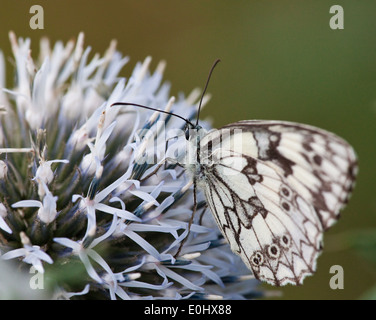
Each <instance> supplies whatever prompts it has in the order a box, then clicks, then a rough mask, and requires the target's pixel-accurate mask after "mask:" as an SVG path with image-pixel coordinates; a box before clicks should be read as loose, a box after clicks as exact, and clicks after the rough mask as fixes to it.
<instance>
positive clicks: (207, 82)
mask: <svg viewBox="0 0 376 320" xmlns="http://www.w3.org/2000/svg"><path fill="white" fill-rule="evenodd" d="M220 61H221V60H220V59H217V60H215V62H214V63H213V66H212V67H211V68H210V71H209V76H208V79H207V80H206V84H205V88H204V91H203V92H202V95H201V99H200V103H199V105H198V111H197V119H196V127H197V126H198V120H199V119H200V111H201V105H202V100H203V99H204V95H205V92H206V89H207V88H208V85H209V81H210V77H211V75H212V73H213V70H214V68H215V67H216V65H217V64H218V62H220Z"/></svg>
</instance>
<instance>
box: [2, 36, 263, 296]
mask: <svg viewBox="0 0 376 320" xmlns="http://www.w3.org/2000/svg"><path fill="white" fill-rule="evenodd" d="M10 42H11V46H12V51H13V55H14V61H15V63H14V65H15V69H16V70H15V72H16V74H17V77H15V79H16V82H15V83H14V84H12V85H6V83H5V79H6V76H5V74H6V73H5V66H6V64H5V58H4V55H3V54H2V52H1V51H0V104H1V106H0V111H1V112H0V121H1V126H0V128H1V129H0V158H1V159H0V188H1V190H0V259H1V260H3V261H2V262H3V263H6V262H7V261H8V260H12V261H14V262H15V263H17V264H19V267H17V268H14V270H15V271H14V274H16V273H17V272H22V271H24V272H25V273H26V274H28V269H29V268H31V267H34V269H35V270H36V271H37V272H40V273H43V275H48V279H50V282H49V288H50V296H51V298H64V299H66V298H80V299H84V298H101V299H103V298H105V299H150V298H161V299H166V298H169V299H181V298H195V299H196V298H203V299H210V298H236V299H239V298H244V297H249V296H254V295H255V292H256V287H255V286H256V285H257V281H256V280H254V279H253V277H252V276H251V275H250V274H249V271H248V270H247V269H246V267H245V266H244V265H243V264H242V262H241V261H240V259H239V258H238V257H237V256H235V255H234V254H233V253H231V250H230V249H229V246H228V244H227V243H226V242H225V241H224V240H223V237H222V235H221V233H220V231H219V230H218V227H217V226H216V224H215V221H214V219H213V217H212V216H211V214H210V212H209V210H208V209H207V206H206V203H205V197H204V195H203V194H202V193H201V192H198V193H197V206H196V207H197V213H196V214H195V216H194V219H193V221H192V223H191V222H190V219H191V216H192V213H193V210H194V207H195V206H194V201H193V185H192V181H191V179H190V178H189V177H188V176H187V175H186V172H185V170H184V168H182V167H181V165H179V161H180V160H181V159H184V155H182V154H181V150H183V149H184V145H185V143H186V139H184V128H185V125H186V124H185V122H184V121H182V120H181V119H179V118H178V117H175V116H171V114H167V113H162V112H159V111H158V110H163V111H166V112H171V113H173V114H177V115H179V116H180V117H182V118H185V119H193V118H194V117H195V116H196V113H197V103H198V100H199V98H200V92H199V91H198V90H194V91H193V92H192V93H191V94H190V95H189V96H187V97H185V96H184V94H180V95H179V98H178V99H175V98H174V97H170V96H169V87H170V86H169V84H168V83H164V82H162V77H163V70H164V68H165V63H164V62H162V63H160V64H158V66H157V67H156V69H155V71H153V72H151V71H150V64H151V58H150V57H147V58H146V59H145V60H144V61H143V62H138V63H136V65H135V67H134V69H133V72H132V73H131V74H129V75H128V76H127V78H122V77H120V76H119V72H120V71H121V69H122V68H123V66H124V65H125V64H126V63H128V60H129V59H128V58H127V57H123V56H122V55H121V54H120V53H119V52H118V51H117V50H116V41H112V42H111V44H110V47H109V48H108V50H107V51H106V52H105V54H104V55H103V56H100V55H98V54H96V55H93V56H92V57H91V55H90V52H91V48H90V47H86V48H85V46H84V35H83V34H82V33H81V34H80V35H79V36H78V39H77V41H76V42H74V41H73V40H71V41H69V42H68V43H66V44H63V43H62V42H57V43H56V44H55V45H54V46H53V47H51V46H50V43H49V41H48V40H47V39H42V40H41V45H40V47H41V49H40V52H41V53H40V56H39V57H38V58H37V59H36V58H35V57H32V56H31V41H30V39H22V38H18V39H17V37H16V36H15V34H14V33H10ZM90 57H91V58H90ZM204 101H206V100H205V99H204ZM115 102H127V103H134V104H140V105H146V106H149V107H151V108H152V109H145V108H138V107H136V106H131V105H127V106H124V105H123V106H119V105H113V104H114V103H115ZM200 125H201V126H202V127H204V128H205V129H210V124H209V123H208V122H206V121H200ZM182 133H183V134H182ZM16 270H17V271H16ZM72 274H77V276H76V277H73V278H72V277H71V276H64V275H72ZM9 276H14V275H13V274H10V275H9Z"/></svg>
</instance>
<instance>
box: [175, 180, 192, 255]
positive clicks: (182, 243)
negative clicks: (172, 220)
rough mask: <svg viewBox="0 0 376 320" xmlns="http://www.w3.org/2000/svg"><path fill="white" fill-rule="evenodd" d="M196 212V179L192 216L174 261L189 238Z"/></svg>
mask: <svg viewBox="0 0 376 320" xmlns="http://www.w3.org/2000/svg"><path fill="white" fill-rule="evenodd" d="M196 211H197V184H196V179H194V180H193V210H192V215H191V218H190V219H189V222H188V234H187V236H186V237H185V238H184V239H183V240H182V241H181V242H180V246H179V249H178V251H177V252H176V253H175V255H174V258H175V259H176V258H177V257H178V256H179V254H180V252H181V249H182V248H183V245H184V244H185V242H186V241H187V239H188V237H189V234H190V233H191V226H192V223H193V219H194V216H195V213H196Z"/></svg>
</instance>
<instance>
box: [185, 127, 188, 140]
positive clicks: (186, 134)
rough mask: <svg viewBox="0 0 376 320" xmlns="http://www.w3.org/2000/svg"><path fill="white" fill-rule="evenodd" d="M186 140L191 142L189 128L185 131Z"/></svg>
mask: <svg viewBox="0 0 376 320" xmlns="http://www.w3.org/2000/svg"><path fill="white" fill-rule="evenodd" d="M185 139H187V140H189V128H187V129H186V130H185Z"/></svg>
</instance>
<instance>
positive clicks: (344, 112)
mask: <svg viewBox="0 0 376 320" xmlns="http://www.w3.org/2000/svg"><path fill="white" fill-rule="evenodd" d="M34 4H38V5H41V6H42V7H43V9H44V30H32V29H31V28H30V26H29V21H30V18H31V17H32V14H30V13H29V9H30V7H31V6H32V5H34ZM334 4H339V5H341V6H342V7H343V9H344V22H345V23H344V30H332V29H330V27H329V20H330V18H331V16H332V14H330V13H329V8H330V7H331V6H332V5H334ZM9 30H13V31H15V32H16V34H17V36H22V37H30V38H31V39H32V47H33V48H34V56H35V55H36V54H37V53H38V41H39V39H40V37H41V36H48V37H49V38H50V39H51V41H52V42H54V41H56V40H63V41H64V42H66V41H67V40H69V39H71V38H75V37H76V36H77V34H78V32H79V31H84V32H85V36H86V38H85V44H86V45H90V46H91V47H92V48H93V52H100V53H103V52H104V51H105V49H106V48H107V46H108V44H109V42H110V40H111V39H113V38H115V39H117V40H118V49H119V50H120V51H121V52H123V53H124V54H126V55H129V56H130V58H131V62H130V63H129V64H128V65H126V67H125V69H124V71H123V73H122V74H123V75H124V76H128V75H129V73H130V71H131V70H132V68H133V66H134V64H135V63H136V62H137V61H140V60H143V59H144V58H145V57H146V56H148V55H151V56H152V57H153V63H152V68H155V67H156V65H157V63H158V61H159V60H162V59H164V60H166V61H167V69H166V72H165V79H166V80H169V81H171V83H172V92H171V93H172V94H173V95H176V94H178V93H179V92H181V91H183V92H185V93H187V94H188V93H189V92H190V91H191V90H192V89H193V88H195V87H201V88H202V87H203V86H204V82H205V80H206V77H207V73H208V70H209V68H210V66H211V65H212V63H213V61H214V60H215V59H216V58H221V60H222V62H221V64H220V65H219V66H218V68H217V69H216V70H215V73H214V76H213V78H212V80H211V83H210V87H209V92H210V93H212V95H213V97H212V100H211V101H210V103H209V104H208V105H207V106H206V108H205V110H204V112H203V116H206V117H210V118H212V119H213V122H214V126H215V127H220V126H222V125H225V124H227V123H230V122H234V121H237V120H243V119H275V120H289V121H297V122H302V123H308V124H312V125H315V126H318V127H322V128H324V129H327V130H330V131H333V132H335V133H337V134H338V135H340V136H342V137H344V138H345V139H346V140H348V141H349V142H350V143H351V144H352V145H353V146H354V147H355V150H356V151H357V153H358V155H359V163H360V174H359V179H358V183H357V186H356V188H355V192H354V194H353V197H352V199H351V201H350V204H349V205H348V207H347V208H346V209H345V210H344V212H343V216H342V218H341V220H340V221H339V223H338V224H337V225H336V226H335V227H333V228H332V229H331V230H330V231H329V232H327V233H326V235H325V249H324V253H323V254H322V256H321V257H320V258H319V261H318V272H317V273H316V275H315V276H313V277H310V278H307V279H306V281H305V283H304V285H303V286H301V287H292V286H288V287H285V288H281V289H279V292H280V293H281V294H282V296H281V298H282V299H358V298H364V297H376V294H374V295H372V294H370V290H372V287H373V285H374V284H375V283H376V268H375V263H376V254H375V250H376V236H375V234H376V232H375V231H374V230H376V219H375V217H376V188H375V187H376V181H375V178H376V159H375V158H376V1H374V0H370V1H366V0H363V1H353V0H352V1H339V0H337V1H335V2H334V3H333V2H332V1H320V0H309V1H308V0H306V1H295V0H294V1H281V0H275V1H250V0H248V1H240V0H238V1H232V2H230V1H219V0H216V1H214V0H211V1H199V0H194V1H173V0H159V1H152V0H148V1H144V0H142V1H140V0H138V1H115V0H112V1H103V0H90V1H89V0H80V1H73V0H54V1H51V0H49V1H25V0H23V1H14V0H1V9H0V48H1V49H2V50H3V51H4V53H5V55H6V57H10V56H11V51H10V45H9V41H8V32H9ZM7 67H8V70H10V69H11V68H10V63H8V65H7ZM8 76H9V75H8ZM332 265H341V266H342V267H343V268H344V273H345V278H344V289H343V290H332V289H330V287H329V280H330V277H331V276H332V275H331V274H330V273H329V269H330V267H331V266H332ZM264 287H265V288H266V289H267V290H268V291H271V290H275V289H274V288H272V287H270V286H267V285H265V286H264ZM367 292H368V293H367Z"/></svg>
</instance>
